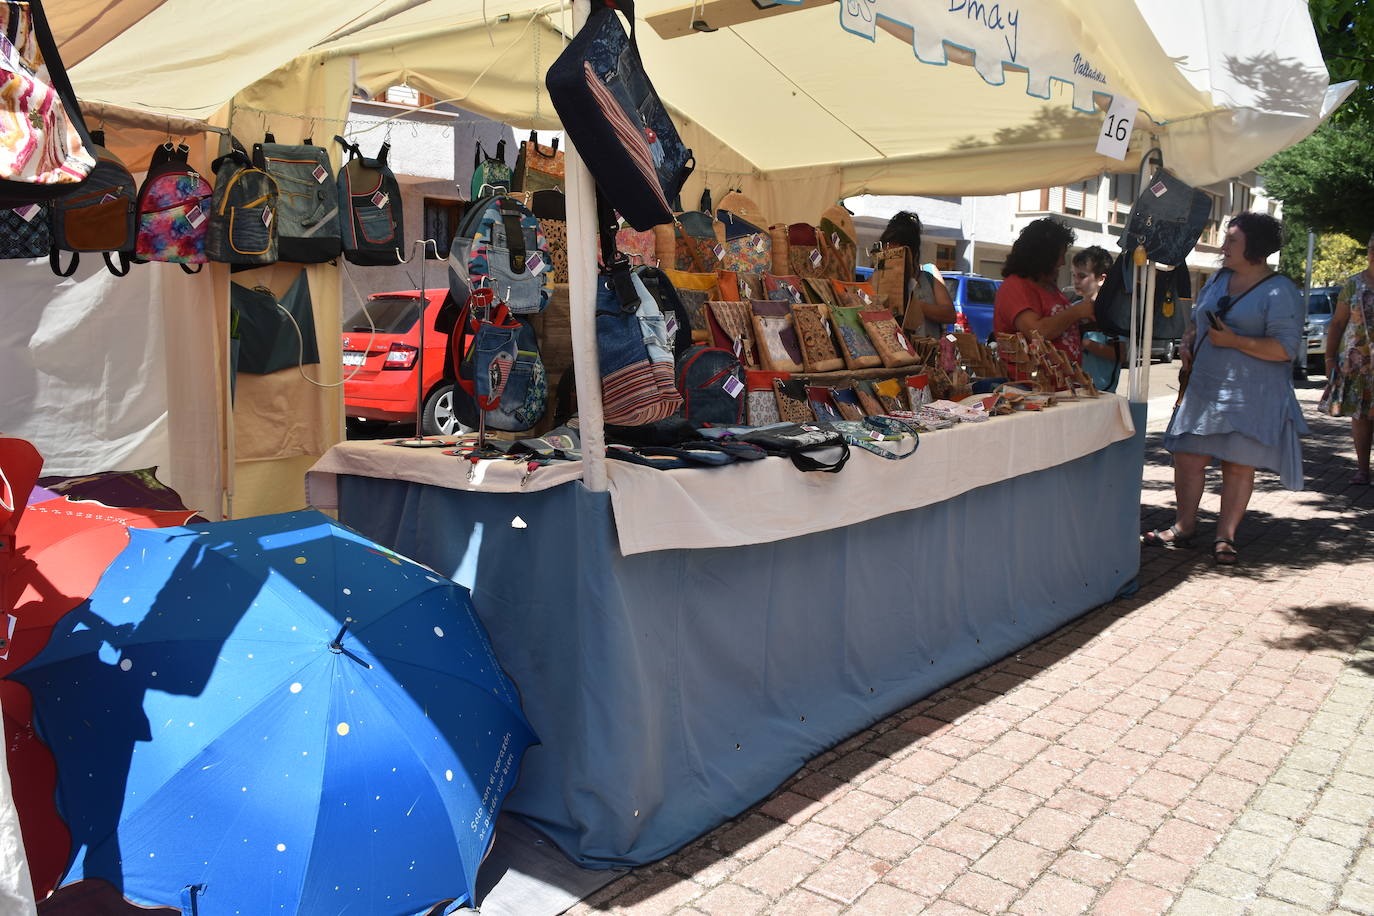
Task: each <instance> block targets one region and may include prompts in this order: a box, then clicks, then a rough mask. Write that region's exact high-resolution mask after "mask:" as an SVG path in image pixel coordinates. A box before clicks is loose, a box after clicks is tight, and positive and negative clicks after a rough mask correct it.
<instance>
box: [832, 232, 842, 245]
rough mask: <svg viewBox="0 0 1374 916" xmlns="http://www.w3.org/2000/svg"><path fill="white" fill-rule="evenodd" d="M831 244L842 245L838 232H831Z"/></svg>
mask: <svg viewBox="0 0 1374 916" xmlns="http://www.w3.org/2000/svg"><path fill="white" fill-rule="evenodd" d="M830 244H832V245H834V246H835V247H836V248H839V247H840V234H839V233H838V232H832V233H830Z"/></svg>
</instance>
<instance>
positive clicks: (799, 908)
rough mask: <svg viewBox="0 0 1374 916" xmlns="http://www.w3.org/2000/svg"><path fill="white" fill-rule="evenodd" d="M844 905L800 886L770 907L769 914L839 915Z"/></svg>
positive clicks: (782, 915)
mask: <svg viewBox="0 0 1374 916" xmlns="http://www.w3.org/2000/svg"><path fill="white" fill-rule="evenodd" d="M841 909H842V907H841V906H840V904H838V903H836V902H835V901H833V900H827V899H825V898H824V897H822V896H820V895H819V894H813V893H811V892H810V891H807V890H802V889H801V888H798V889H797V890H794V891H792V892H791V893H790V894H788V895H787V896H785V897H783V898H782V899H781V900H779V901H778V902H777V903H775V904H773V905H772V907H771V908H770V909H769V916H838V914H839V912H840V910H841Z"/></svg>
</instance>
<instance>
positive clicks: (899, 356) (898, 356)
mask: <svg viewBox="0 0 1374 916" xmlns="http://www.w3.org/2000/svg"><path fill="white" fill-rule="evenodd" d="M859 319H860V320H861V321H862V322H863V324H864V330H866V331H868V338H869V340H871V341H873V346H874V347H876V348H877V350H878V355H879V356H881V357H882V359H883V365H884V366H886V367H887V368H889V369H902V368H905V367H907V366H914V365H916V364H917V363H919V362H920V359H919V358H918V357H917V356H916V350H915V349H914V348H913V347H912V346H911V343H910V341H908V340H907V339H906V335H905V334H903V333H902V329H901V328H899V327H897V319H895V318H893V317H892V313H891V312H889V311H888V310H887V309H877V310H874V311H865V312H860V313H859Z"/></svg>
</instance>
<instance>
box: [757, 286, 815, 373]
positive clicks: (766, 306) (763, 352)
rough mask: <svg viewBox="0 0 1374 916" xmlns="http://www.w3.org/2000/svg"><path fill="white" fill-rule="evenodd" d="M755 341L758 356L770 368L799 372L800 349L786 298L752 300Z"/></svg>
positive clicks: (775, 370)
mask: <svg viewBox="0 0 1374 916" xmlns="http://www.w3.org/2000/svg"><path fill="white" fill-rule="evenodd" d="M749 309H750V311H751V312H752V320H753V324H754V337H755V340H757V341H758V346H759V360H760V362H762V363H763V368H765V369H769V370H771V371H773V372H801V371H802V349H801V341H800V340H798V339H797V330H796V328H795V327H794V326H793V323H792V309H791V307H790V306H789V305H788V304H787V303H786V302H774V301H772V300H757V299H756V300H754V301H753V302H751V303H749Z"/></svg>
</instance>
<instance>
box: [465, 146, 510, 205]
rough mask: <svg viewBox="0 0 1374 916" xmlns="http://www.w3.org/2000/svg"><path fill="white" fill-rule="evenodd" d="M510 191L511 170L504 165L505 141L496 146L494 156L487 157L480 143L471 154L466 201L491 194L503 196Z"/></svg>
mask: <svg viewBox="0 0 1374 916" xmlns="http://www.w3.org/2000/svg"><path fill="white" fill-rule="evenodd" d="M510 190H511V169H510V166H509V165H507V164H506V141H505V140H502V141H501V142H500V143H497V144H496V155H495V156H488V155H487V154H486V151H485V150H483V149H482V141H481V140H478V141H477V147H476V149H475V150H473V154H472V185H471V186H470V187H469V189H468V200H478V199H480V198H483V197H487V196H488V195H491V194H505V193H507V192H509V191H510Z"/></svg>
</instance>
